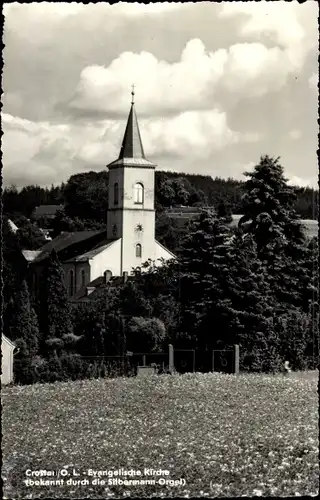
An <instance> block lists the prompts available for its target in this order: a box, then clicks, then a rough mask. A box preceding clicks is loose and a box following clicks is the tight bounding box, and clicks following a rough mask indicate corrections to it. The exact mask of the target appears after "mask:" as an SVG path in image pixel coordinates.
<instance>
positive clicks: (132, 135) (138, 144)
mask: <svg viewBox="0 0 320 500" xmlns="http://www.w3.org/2000/svg"><path fill="white" fill-rule="evenodd" d="M131 96H132V99H131V108H130V112H129V116H128V120H127V126H126V129H125V133H124V136H123V140H122V145H121V149H120V154H119V156H118V159H117V160H116V161H113V162H112V163H110V165H108V167H109V168H115V167H118V166H121V165H123V166H126V165H127V166H136V165H137V166H139V167H149V168H150V167H153V168H154V167H155V166H156V165H155V164H154V163H152V162H150V161H149V160H147V159H146V157H145V154H144V149H143V145H142V140H141V135H140V130H139V124H138V119H137V115H136V111H135V105H134V96H135V92H134V85H132V91H131Z"/></svg>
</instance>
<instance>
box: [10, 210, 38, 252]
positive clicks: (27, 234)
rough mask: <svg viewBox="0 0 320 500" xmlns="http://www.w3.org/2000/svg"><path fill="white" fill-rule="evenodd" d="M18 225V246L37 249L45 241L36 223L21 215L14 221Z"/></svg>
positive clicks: (25, 248)
mask: <svg viewBox="0 0 320 500" xmlns="http://www.w3.org/2000/svg"><path fill="white" fill-rule="evenodd" d="M15 223H16V224H17V226H18V227H19V229H18V231H17V233H16V237H17V240H18V244H19V247H20V248H21V249H23V250H37V249H38V248H40V247H42V246H43V245H44V244H45V243H46V239H45V237H44V234H43V233H42V232H41V230H40V229H39V227H38V226H37V225H36V224H33V223H31V222H30V221H29V220H28V219H27V218H26V217H24V216H21V217H19V219H18V220H16V221H15Z"/></svg>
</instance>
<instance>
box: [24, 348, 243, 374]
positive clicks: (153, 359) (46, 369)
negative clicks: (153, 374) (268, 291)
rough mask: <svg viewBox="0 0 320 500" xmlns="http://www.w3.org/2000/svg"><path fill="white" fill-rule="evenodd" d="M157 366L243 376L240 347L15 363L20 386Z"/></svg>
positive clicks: (171, 370)
mask: <svg viewBox="0 0 320 500" xmlns="http://www.w3.org/2000/svg"><path fill="white" fill-rule="evenodd" d="M152 365H156V367H157V373H167V372H170V373H173V371H176V372H178V373H181V374H182V373H187V372H195V371H198V372H211V371H219V372H223V373H236V374H238V373H239V347H238V346H234V349H233V350H232V349H229V350H213V351H211V350H207V351H199V350H195V349H176V350H174V348H173V346H172V345H171V344H170V345H169V346H168V351H164V352H144V353H143V352H140V353H133V352H127V353H126V354H125V355H122V356H121V355H117V356H80V355H66V356H63V357H61V358H49V359H43V358H40V357H38V358H35V359H34V360H32V361H31V362H28V361H27V360H23V359H22V360H19V359H15V361H14V376H15V381H16V382H17V383H35V382H53V381H55V380H76V379H86V378H100V377H119V376H120V377H121V376H125V377H130V376H135V375H137V372H138V367H139V366H149V367H150V366H152Z"/></svg>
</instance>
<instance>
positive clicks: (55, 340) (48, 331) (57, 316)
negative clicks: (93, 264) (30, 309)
mask: <svg viewBox="0 0 320 500" xmlns="http://www.w3.org/2000/svg"><path fill="white" fill-rule="evenodd" d="M63 275H64V272H63V268H62V266H61V263H60V261H59V259H58V256H57V254H56V252H55V251H54V250H53V251H52V252H51V254H50V257H49V259H48V261H47V264H46V267H45V269H44V275H43V289H42V293H41V306H40V310H41V323H40V325H41V331H42V332H43V335H44V341H45V344H44V345H43V346H42V347H43V349H44V350H45V351H46V349H45V345H46V346H47V347H49V348H51V349H52V350H53V351H56V350H57V349H58V350H60V349H62V348H63V346H64V340H63V339H64V336H66V335H70V334H72V333H73V328H72V322H71V311H70V306H69V303H68V297H67V290H66V287H65V284H64V279H63Z"/></svg>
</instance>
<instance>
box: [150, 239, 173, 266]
mask: <svg viewBox="0 0 320 500" xmlns="http://www.w3.org/2000/svg"><path fill="white" fill-rule="evenodd" d="M161 258H163V259H164V260H170V259H175V258H176V256H175V255H174V254H173V253H171V252H170V251H169V250H167V249H166V248H165V247H164V246H163V245H161V243H159V242H158V241H155V259H156V264H158V265H159V260H158V259H161Z"/></svg>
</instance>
